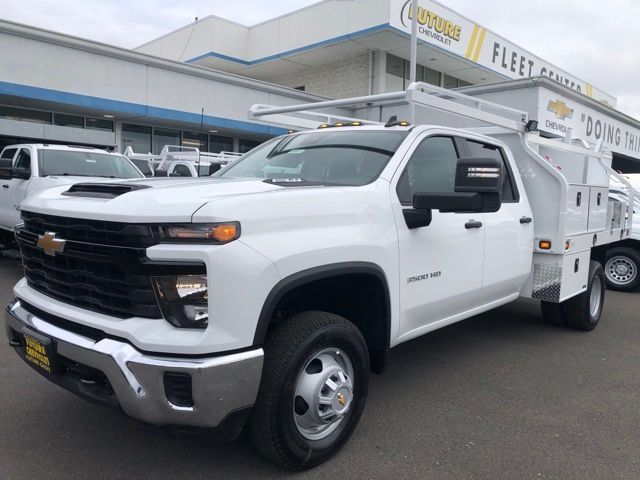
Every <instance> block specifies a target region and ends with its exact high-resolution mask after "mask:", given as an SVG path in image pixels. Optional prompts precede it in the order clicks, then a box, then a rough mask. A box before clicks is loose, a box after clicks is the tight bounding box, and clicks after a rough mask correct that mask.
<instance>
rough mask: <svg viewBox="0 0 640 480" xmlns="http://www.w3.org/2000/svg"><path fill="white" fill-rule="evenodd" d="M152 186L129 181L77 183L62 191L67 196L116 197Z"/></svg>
mask: <svg viewBox="0 0 640 480" xmlns="http://www.w3.org/2000/svg"><path fill="white" fill-rule="evenodd" d="M144 188H150V187H149V186H148V185H134V184H127V183H76V184H75V185H72V186H71V188H69V190H67V191H66V192H62V195H65V196H67V197H93V198H116V197H119V196H120V195H123V194H125V193H129V192H133V191H134V190H142V189H144Z"/></svg>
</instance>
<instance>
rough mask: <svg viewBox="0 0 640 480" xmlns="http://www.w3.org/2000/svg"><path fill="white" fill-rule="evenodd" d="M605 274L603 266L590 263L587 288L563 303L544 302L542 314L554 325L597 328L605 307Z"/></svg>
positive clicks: (584, 328)
mask: <svg viewBox="0 0 640 480" xmlns="http://www.w3.org/2000/svg"><path fill="white" fill-rule="evenodd" d="M604 286H605V275H604V270H603V269H602V266H601V265H600V264H599V263H598V262H594V261H592V262H591V263H590V264H589V282H588V283H587V289H586V290H585V291H584V292H582V293H581V294H579V295H576V296H575V297H572V298H570V299H569V300H566V301H564V302H562V303H553V302H542V303H541V308H542V315H543V317H544V319H545V321H547V323H551V324H554V325H567V326H569V327H572V328H575V329H577V330H583V331H589V330H593V329H594V328H596V325H598V322H599V321H600V316H601V315H602V308H603V307H604Z"/></svg>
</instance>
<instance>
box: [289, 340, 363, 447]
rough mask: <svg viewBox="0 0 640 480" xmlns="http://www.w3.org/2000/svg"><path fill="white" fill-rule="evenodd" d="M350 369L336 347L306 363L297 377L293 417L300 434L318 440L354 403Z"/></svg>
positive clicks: (326, 350)
mask: <svg viewBox="0 0 640 480" xmlns="http://www.w3.org/2000/svg"><path fill="white" fill-rule="evenodd" d="M352 379H353V366H352V365H351V361H350V360H349V358H348V357H347V355H346V354H345V353H344V352H343V351H342V350H340V349H337V348H326V349H324V350H322V351H320V352H318V353H316V354H314V356H313V357H311V359H310V360H309V361H308V362H307V363H306V365H305V367H304V368H303V369H302V371H301V372H300V374H299V375H298V380H297V382H296V388H295V395H294V398H293V417H294V420H295V423H296V427H297V428H298V431H299V432H300V434H301V435H302V436H303V437H305V438H306V439H308V440H321V439H323V438H326V437H327V436H329V435H330V434H331V433H332V432H333V431H335V429H336V428H338V426H339V425H340V423H341V422H342V420H343V419H344V417H345V415H346V414H347V413H348V412H349V408H350V407H351V403H352V401H353V380H352Z"/></svg>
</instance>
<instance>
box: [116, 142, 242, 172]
mask: <svg viewBox="0 0 640 480" xmlns="http://www.w3.org/2000/svg"><path fill="white" fill-rule="evenodd" d="M123 155H124V156H125V157H127V158H128V159H129V160H147V161H149V163H150V164H151V166H152V168H153V170H154V172H157V171H168V170H169V168H170V167H171V165H172V164H173V163H175V162H189V163H192V164H195V165H200V164H209V165H210V164H218V165H220V166H221V167H225V166H227V165H230V164H231V163H233V162H235V161H236V160H237V159H239V158H240V157H241V156H242V154H241V153H237V152H218V153H212V152H203V151H201V150H200V149H199V148H197V147H185V146H182V145H165V146H164V147H162V151H161V152H160V154H159V155H154V154H152V153H136V152H134V151H133V148H131V147H130V146H129V147H127V148H126V149H125V151H124V154H123Z"/></svg>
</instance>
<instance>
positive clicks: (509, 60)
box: [389, 0, 616, 107]
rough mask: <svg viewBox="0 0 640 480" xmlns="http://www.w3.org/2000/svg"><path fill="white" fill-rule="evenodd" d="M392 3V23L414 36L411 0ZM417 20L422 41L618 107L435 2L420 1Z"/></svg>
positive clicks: (514, 75) (502, 71)
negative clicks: (539, 78)
mask: <svg viewBox="0 0 640 480" xmlns="http://www.w3.org/2000/svg"><path fill="white" fill-rule="evenodd" d="M390 3H391V12H390V21H389V24H390V25H391V27H393V28H396V29H398V30H401V31H403V32H405V33H409V34H410V33H411V22H412V19H413V11H412V8H411V3H412V2H411V0H391V2H390ZM417 19H418V39H419V40H422V41H424V42H426V43H429V44H431V45H434V46H436V47H438V48H441V49H443V50H445V51H447V52H450V53H453V54H455V55H457V56H460V57H463V58H466V59H467V60H469V61H471V62H474V63H477V64H478V65H481V66H483V67H485V68H488V69H489V70H491V71H494V72H496V73H499V74H502V75H504V76H506V77H508V78H512V79H519V78H528V77H535V76H543V77H548V78H550V79H552V80H554V81H556V82H558V83H561V84H562V85H565V86H566V87H569V88H571V89H573V90H576V91H577V92H581V93H583V94H585V95H587V96H589V97H592V98H593V99H595V100H598V101H600V102H603V103H606V104H607V105H609V106H612V107H615V106H616V99H615V98H614V97H612V96H610V95H608V94H606V93H604V92H602V91H601V90H598V89H597V88H595V87H593V86H592V85H590V84H588V83H586V82H584V81H582V80H580V79H578V78H576V77H574V76H572V75H570V74H569V73H567V72H565V71H563V70H561V69H559V68H557V67H555V66H553V65H551V64H549V63H547V62H545V61H544V60H542V59H541V58H539V57H536V56H535V55H533V54H531V53H529V52H528V51H526V50H524V49H522V48H520V47H518V46H517V45H515V44H513V43H511V42H509V41H508V40H506V39H504V38H503V37H501V36H499V35H496V34H495V33H493V32H490V31H488V30H487V29H485V28H482V27H481V26H480V25H477V24H475V23H473V22H471V21H470V20H468V19H466V18H465V17H462V16H461V15H459V14H457V13H456V12H454V11H453V10H450V9H448V8H447V7H445V6H443V5H440V4H439V3H436V2H434V1H433V0H420V1H419V6H418V11H417Z"/></svg>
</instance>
